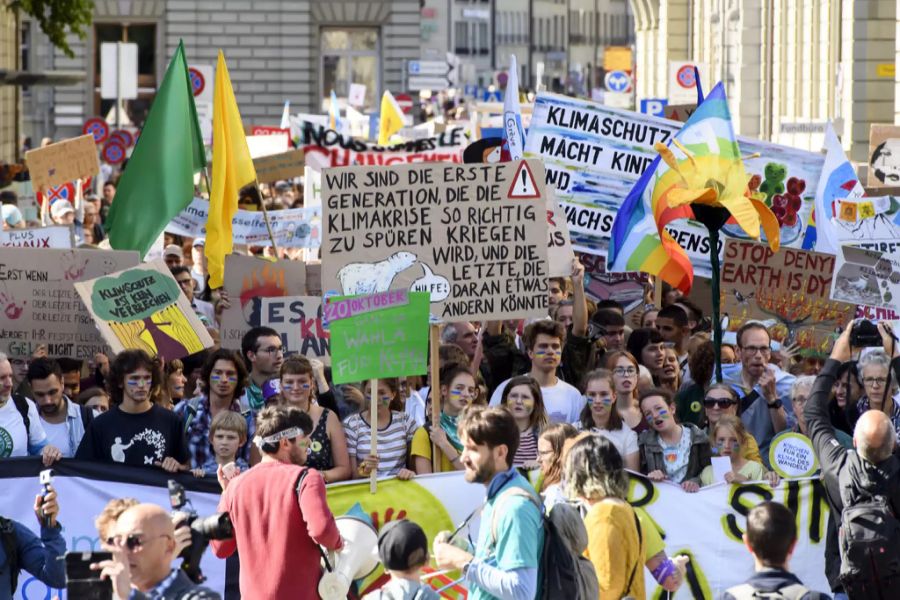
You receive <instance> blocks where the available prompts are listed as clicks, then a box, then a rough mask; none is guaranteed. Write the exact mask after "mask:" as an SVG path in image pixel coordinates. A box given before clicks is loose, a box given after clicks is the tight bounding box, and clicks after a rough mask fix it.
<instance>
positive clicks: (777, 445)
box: [769, 431, 819, 479]
mask: <svg viewBox="0 0 900 600" xmlns="http://www.w3.org/2000/svg"><path fill="white" fill-rule="evenodd" d="M769 464H770V465H772V469H773V470H774V471H775V472H776V473H778V474H779V475H780V476H781V477H785V478H789V479H791V478H796V477H811V476H812V475H813V474H814V473H815V472H816V471H817V470H818V469H819V461H818V460H817V459H816V452H815V448H813V445H812V442H811V441H810V440H809V438H808V437H806V436H805V435H803V434H802V433H796V432H792V431H786V432H784V433H781V434H779V435H777V436H776V437H775V439H773V440H772V444H771V445H770V446H769Z"/></svg>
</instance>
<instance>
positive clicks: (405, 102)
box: [394, 94, 413, 115]
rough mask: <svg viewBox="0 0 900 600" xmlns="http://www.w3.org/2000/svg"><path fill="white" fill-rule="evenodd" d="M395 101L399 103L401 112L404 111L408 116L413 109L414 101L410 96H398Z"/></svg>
mask: <svg viewBox="0 0 900 600" xmlns="http://www.w3.org/2000/svg"><path fill="white" fill-rule="evenodd" d="M394 100H396V101H397V105H398V106H399V107H400V110H402V111H403V114H404V115H408V114H409V113H410V112H411V111H412V109H413V99H412V96H410V95H409V94H397V95H396V96H394Z"/></svg>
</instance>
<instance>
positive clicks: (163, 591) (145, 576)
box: [91, 504, 221, 600]
mask: <svg viewBox="0 0 900 600" xmlns="http://www.w3.org/2000/svg"><path fill="white" fill-rule="evenodd" d="M115 531H116V535H115V536H114V537H113V539H114V541H115V546H116V549H115V550H114V551H113V559H112V560H105V561H103V562H100V563H97V564H94V565H91V568H92V569H95V570H100V576H101V577H102V578H104V579H106V578H108V579H110V580H112V584H113V597H114V598H115V599H116V600H125V599H129V600H143V599H145V598H153V599H154V600H219V599H220V598H221V596H220V595H219V594H217V593H216V592H214V591H212V590H210V589H208V588H205V587H201V586H198V585H194V584H193V583H192V582H191V580H190V579H188V576H187V575H186V574H185V573H184V571H182V570H181V569H173V568H172V561H173V560H175V556H176V555H177V553H178V550H179V549H180V548H179V546H178V544H177V543H176V540H175V526H174V525H173V524H172V518H171V517H170V516H169V513H167V512H166V511H165V510H163V509H162V508H161V507H159V506H157V505H155V504H138V505H135V506H132V507H131V508H129V509H128V510H126V511H125V512H123V513H122V514H121V516H119V520H118V521H117V522H116V527H115Z"/></svg>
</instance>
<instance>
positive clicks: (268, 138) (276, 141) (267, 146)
mask: <svg viewBox="0 0 900 600" xmlns="http://www.w3.org/2000/svg"><path fill="white" fill-rule="evenodd" d="M290 147H291V138H290V135H289V134H288V133H287V132H285V133H281V134H277V135H276V134H266V135H248V136H247V150H249V151H250V158H252V159H253V160H257V159H259V158H262V157H264V156H270V155H272V154H281V153H282V152H285V151H287V150H289V149H290Z"/></svg>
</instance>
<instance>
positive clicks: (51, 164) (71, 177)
mask: <svg viewBox="0 0 900 600" xmlns="http://www.w3.org/2000/svg"><path fill="white" fill-rule="evenodd" d="M25 162H26V164H27V165H28V172H29V173H30V175H31V181H32V183H33V185H34V189H35V191H44V190H46V189H47V188H48V187H51V186H54V185H60V184H62V183H69V182H71V181H75V180H76V179H87V178H88V177H92V176H94V175H96V174H97V173H99V172H100V159H99V158H98V157H97V145H96V144H95V143H94V136H92V135H91V134H87V135H82V136H80V137H77V138H72V139H70V140H65V141H62V142H57V143H55V144H50V145H49V146H45V147H43V148H37V149H35V150H29V151H28V152H26V153H25Z"/></svg>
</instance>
